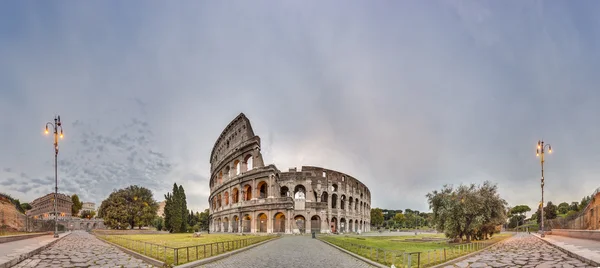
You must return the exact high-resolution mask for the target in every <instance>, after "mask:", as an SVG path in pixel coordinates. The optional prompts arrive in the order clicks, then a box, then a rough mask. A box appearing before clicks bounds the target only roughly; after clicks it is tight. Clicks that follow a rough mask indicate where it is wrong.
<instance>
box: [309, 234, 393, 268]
mask: <svg viewBox="0 0 600 268" xmlns="http://www.w3.org/2000/svg"><path fill="white" fill-rule="evenodd" d="M317 240H319V241H321V242H323V243H325V244H328V245H330V246H332V247H334V248H337V249H338V250H339V251H341V252H344V253H346V254H348V255H350V256H352V257H354V258H357V259H359V260H361V261H364V262H366V263H368V264H370V265H373V266H375V267H379V268H388V267H387V266H385V265H383V264H381V263H378V262H375V261H372V260H369V259H367V258H365V257H363V256H360V255H358V254H355V253H354V252H351V251H348V250H346V249H343V248H341V247H338V246H336V245H334V244H332V243H329V242H327V241H325V240H321V239H317Z"/></svg>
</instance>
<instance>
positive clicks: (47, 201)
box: [27, 193, 73, 219]
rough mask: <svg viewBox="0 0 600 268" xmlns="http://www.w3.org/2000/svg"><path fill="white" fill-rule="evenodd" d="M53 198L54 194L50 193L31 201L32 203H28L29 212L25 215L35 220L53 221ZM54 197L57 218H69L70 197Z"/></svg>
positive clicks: (60, 195) (71, 204)
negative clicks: (55, 198) (55, 199)
mask: <svg viewBox="0 0 600 268" xmlns="http://www.w3.org/2000/svg"><path fill="white" fill-rule="evenodd" d="M54 196H55V195H54V193H50V194H47V195H45V196H42V197H40V198H38V199H35V200H33V202H31V203H29V204H30V205H31V210H29V211H27V215H28V216H31V217H34V218H36V219H54ZM56 197H57V204H56V206H57V211H58V218H59V219H69V218H71V208H72V207H73V201H71V197H70V196H68V195H65V194H61V193H59V194H58V195H57V196H56Z"/></svg>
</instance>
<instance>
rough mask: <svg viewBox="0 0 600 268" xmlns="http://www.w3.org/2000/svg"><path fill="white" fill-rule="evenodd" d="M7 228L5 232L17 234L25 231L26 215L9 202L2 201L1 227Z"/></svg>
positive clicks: (0, 211)
mask: <svg viewBox="0 0 600 268" xmlns="http://www.w3.org/2000/svg"><path fill="white" fill-rule="evenodd" d="M4 225H5V226H6V228H5V229H4V231H7V232H16V231H23V230H24V229H25V215H23V214H22V213H21V212H19V211H18V210H17V208H16V207H15V205H14V204H13V203H11V202H10V201H9V200H7V199H6V200H5V199H0V227H1V226H4Z"/></svg>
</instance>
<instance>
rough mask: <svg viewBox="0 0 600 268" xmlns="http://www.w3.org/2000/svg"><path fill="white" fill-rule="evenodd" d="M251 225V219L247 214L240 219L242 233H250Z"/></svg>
mask: <svg viewBox="0 0 600 268" xmlns="http://www.w3.org/2000/svg"><path fill="white" fill-rule="evenodd" d="M251 225H252V218H251V217H250V215H248V214H246V215H244V218H243V219H242V232H243V233H250V232H251V228H252V226H251Z"/></svg>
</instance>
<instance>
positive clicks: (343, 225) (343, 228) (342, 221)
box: [340, 218, 348, 233]
mask: <svg viewBox="0 0 600 268" xmlns="http://www.w3.org/2000/svg"><path fill="white" fill-rule="evenodd" d="M347 227H348V226H346V219H344V218H341V219H340V232H342V233H345V232H346V228H347Z"/></svg>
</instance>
